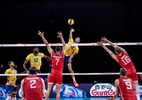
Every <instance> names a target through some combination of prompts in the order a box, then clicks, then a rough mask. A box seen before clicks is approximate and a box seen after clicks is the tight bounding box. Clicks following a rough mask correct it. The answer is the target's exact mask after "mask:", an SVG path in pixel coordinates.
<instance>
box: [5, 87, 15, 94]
mask: <svg viewBox="0 0 142 100" xmlns="http://www.w3.org/2000/svg"><path fill="white" fill-rule="evenodd" d="M13 89H14V86H11V85H6V93H8V94H11V93H12V92H13Z"/></svg>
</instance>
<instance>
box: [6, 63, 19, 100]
mask: <svg viewBox="0 0 142 100" xmlns="http://www.w3.org/2000/svg"><path fill="white" fill-rule="evenodd" d="M8 65H9V67H10V68H9V69H7V70H6V71H5V74H17V70H16V69H15V68H14V67H15V64H14V62H13V61H9V62H8ZM16 80H17V78H16V76H7V83H6V93H7V94H8V96H7V98H6V100H16V88H17V86H16Z"/></svg>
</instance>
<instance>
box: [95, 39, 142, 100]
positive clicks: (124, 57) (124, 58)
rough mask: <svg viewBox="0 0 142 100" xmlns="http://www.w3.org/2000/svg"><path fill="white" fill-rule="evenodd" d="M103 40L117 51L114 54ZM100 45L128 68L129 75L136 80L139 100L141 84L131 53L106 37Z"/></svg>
mask: <svg viewBox="0 0 142 100" xmlns="http://www.w3.org/2000/svg"><path fill="white" fill-rule="evenodd" d="M103 42H106V43H109V44H110V45H111V46H112V47H114V50H115V53H116V54H114V53H113V52H112V51H111V50H109V49H108V48H107V47H106V46H105V45H104V44H103ZM98 45H100V46H102V47H103V48H104V50H105V51H106V52H108V53H109V54H110V56H111V57H112V58H113V59H114V60H116V61H117V62H118V63H119V64H120V65H121V66H122V67H123V68H125V69H126V70H127V77H129V78H131V79H132V80H133V82H134V87H135V90H136V94H137V98H138V100H139V98H140V95H139V86H138V76H137V72H136V68H135V66H134V64H133V61H132V59H131V58H130V56H129V54H128V53H127V52H126V50H125V49H124V48H122V47H120V46H117V45H116V44H114V43H112V42H111V41H109V40H108V39H106V38H105V37H103V38H102V39H101V42H98Z"/></svg>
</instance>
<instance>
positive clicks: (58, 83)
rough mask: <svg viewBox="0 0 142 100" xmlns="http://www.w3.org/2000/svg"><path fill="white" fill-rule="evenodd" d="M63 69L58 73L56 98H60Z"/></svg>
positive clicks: (57, 99)
mask: <svg viewBox="0 0 142 100" xmlns="http://www.w3.org/2000/svg"><path fill="white" fill-rule="evenodd" d="M62 80H63V77H62V71H61V72H58V74H57V75H56V100H60V89H61V86H62Z"/></svg>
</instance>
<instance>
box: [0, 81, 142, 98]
mask: <svg viewBox="0 0 142 100" xmlns="http://www.w3.org/2000/svg"><path fill="white" fill-rule="evenodd" d="M46 89H47V87H46ZM46 89H45V92H46ZM139 89H140V95H141V96H142V84H140V85H139ZM60 93H61V97H62V98H68V97H70V98H86V97H110V96H114V94H115V86H114V84H110V83H96V84H93V83H86V84H85V83H83V84H79V87H74V85H73V84H63V85H62V87H61V91H60ZM6 96H7V93H6V90H5V85H0V99H4V98H6ZM55 96H56V85H54V86H53V88H52V91H51V93H50V97H51V98H52V97H54V98H55ZM17 97H21V95H20V85H19V86H18V89H17Z"/></svg>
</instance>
